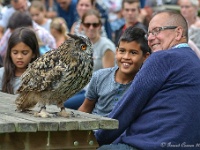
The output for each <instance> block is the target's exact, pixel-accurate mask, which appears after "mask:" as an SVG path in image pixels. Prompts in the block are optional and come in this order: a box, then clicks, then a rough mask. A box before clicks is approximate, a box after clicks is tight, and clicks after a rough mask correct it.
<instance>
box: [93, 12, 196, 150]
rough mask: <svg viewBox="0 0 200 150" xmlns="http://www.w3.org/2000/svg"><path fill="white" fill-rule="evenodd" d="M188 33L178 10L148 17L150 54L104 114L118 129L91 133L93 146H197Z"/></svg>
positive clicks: (193, 60)
mask: <svg viewBox="0 0 200 150" xmlns="http://www.w3.org/2000/svg"><path fill="white" fill-rule="evenodd" d="M187 31H188V27H187V22H186V20H185V19H184V17H183V16H182V15H181V14H180V13H178V12H174V11H170V10H168V11H161V12H158V13H156V14H155V15H154V16H153V18H152V19H151V21H150V23H149V29H148V34H147V37H148V44H149V46H150V48H151V49H152V50H153V51H154V53H153V54H152V55H151V56H150V57H149V58H148V59H147V60H146V61H145V63H144V64H143V67H142V68H141V69H140V71H139V72H138V74H137V75H136V76H135V78H134V82H132V84H131V86H130V88H129V89H128V90H127V92H126V93H125V94H124V96H123V97H122V99H121V100H119V102H118V103H117V104H116V107H115V108H114V109H113V111H112V112H111V113H110V115H109V117H111V118H114V119H117V120H119V129H117V130H99V131H97V132H96V133H95V136H96V138H97V141H98V142H99V144H100V145H102V146H101V147H100V148H99V149H98V150H104V149H109V150H116V149H118V150H120V149H123V150H125V149H127V150H128V149H129V150H134V149H145V150H147V149H150V150H152V149H156V150H157V149H163V148H164V149H171V148H174V147H178V149H187V148H188V147H192V148H193V149H199V147H198V144H199V141H200V130H199V126H200V109H199V106H200V79H199V76H200V61H199V58H198V57H197V56H196V54H195V53H194V51H193V50H192V49H191V48H190V47H189V46H188V44H187V41H188V32H187ZM106 144H109V145H106Z"/></svg>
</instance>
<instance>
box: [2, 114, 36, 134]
mask: <svg viewBox="0 0 200 150" xmlns="http://www.w3.org/2000/svg"><path fill="white" fill-rule="evenodd" d="M0 119H1V120H4V121H7V122H14V124H15V131H16V132H36V131H37V124H36V123H34V122H32V121H29V120H26V119H22V118H18V117H15V116H11V115H8V114H3V113H0Z"/></svg>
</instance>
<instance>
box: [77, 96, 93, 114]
mask: <svg viewBox="0 0 200 150" xmlns="http://www.w3.org/2000/svg"><path fill="white" fill-rule="evenodd" d="M95 103H96V101H95V100H89V99H87V98H86V99H85V100H84V102H83V104H82V105H81V106H80V107H79V109H78V110H79V111H83V112H87V113H91V112H92V110H93V109H94V106H95Z"/></svg>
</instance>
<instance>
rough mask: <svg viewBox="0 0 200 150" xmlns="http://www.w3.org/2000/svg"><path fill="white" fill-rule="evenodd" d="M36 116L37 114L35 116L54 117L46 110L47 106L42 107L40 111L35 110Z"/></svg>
mask: <svg viewBox="0 0 200 150" xmlns="http://www.w3.org/2000/svg"><path fill="white" fill-rule="evenodd" d="M34 116H35V117H42V118H48V117H53V116H54V115H53V114H50V113H48V112H47V111H46V109H45V107H42V108H41V111H40V112H35V113H34Z"/></svg>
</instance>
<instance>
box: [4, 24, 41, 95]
mask: <svg viewBox="0 0 200 150" xmlns="http://www.w3.org/2000/svg"><path fill="white" fill-rule="evenodd" d="M39 56H40V53H39V46H38V40H37V38H36V35H35V32H34V31H33V30H32V29H30V28H28V27H21V28H17V29H15V30H14V32H13V33H12V35H11V36H10V38H9V41H8V48H7V51H6V56H5V60H4V62H5V63H4V66H3V67H2V68H0V91H2V92H5V93H9V94H16V91H17V89H18V87H19V86H20V82H21V80H20V76H21V75H22V74H23V73H24V71H25V70H26V68H27V66H28V64H29V63H31V62H33V61H34V60H36V59H37V58H38V57H39Z"/></svg>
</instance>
